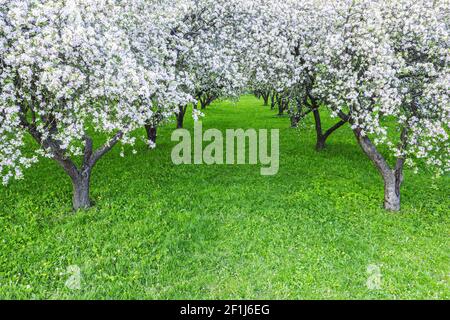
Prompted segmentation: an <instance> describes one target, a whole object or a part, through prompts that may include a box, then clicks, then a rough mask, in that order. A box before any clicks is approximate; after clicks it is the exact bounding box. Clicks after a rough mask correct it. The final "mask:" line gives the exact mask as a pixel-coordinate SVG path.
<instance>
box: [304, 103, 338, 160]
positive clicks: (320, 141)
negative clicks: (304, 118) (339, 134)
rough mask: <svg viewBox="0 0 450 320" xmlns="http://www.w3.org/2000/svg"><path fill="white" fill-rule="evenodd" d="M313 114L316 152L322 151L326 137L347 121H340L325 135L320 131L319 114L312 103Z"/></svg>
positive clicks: (320, 121) (316, 107)
mask: <svg viewBox="0 0 450 320" xmlns="http://www.w3.org/2000/svg"><path fill="white" fill-rule="evenodd" d="M312 108H313V114H314V122H315V127H316V150H317V151H322V150H323V149H324V148H325V145H326V141H327V139H328V137H329V136H330V135H331V134H332V133H333V132H334V131H336V130H337V129H339V128H340V127H342V126H343V125H344V124H346V123H347V120H341V121H339V122H338V123H336V124H335V125H334V126H332V127H331V128H330V129H328V130H327V131H325V133H324V132H323V130H322V120H321V118H320V112H319V108H318V106H317V105H316V104H315V103H313V106H312Z"/></svg>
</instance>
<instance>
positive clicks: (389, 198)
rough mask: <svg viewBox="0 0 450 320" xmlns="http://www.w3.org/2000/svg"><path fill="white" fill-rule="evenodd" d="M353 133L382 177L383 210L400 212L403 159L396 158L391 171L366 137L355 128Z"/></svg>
mask: <svg viewBox="0 0 450 320" xmlns="http://www.w3.org/2000/svg"><path fill="white" fill-rule="evenodd" d="M353 132H354V134H355V136H356V139H357V141H358V143H359V145H360V146H361V149H362V150H363V151H364V153H365V154H366V155H367V157H369V159H370V160H371V161H372V162H373V164H374V165H375V167H376V168H377V170H378V172H380V174H381V176H382V177H383V181H384V208H385V209H386V210H389V211H400V187H401V185H402V182H403V165H404V159H403V158H398V159H397V163H396V165H395V168H394V169H391V167H390V166H389V164H388V163H387V161H386V160H385V159H384V157H383V156H382V155H381V154H380V153H379V152H378V150H377V149H376V147H375V145H374V144H373V143H372V141H371V140H370V139H369V138H368V137H367V136H365V135H362V134H361V129H358V128H356V129H354V130H353Z"/></svg>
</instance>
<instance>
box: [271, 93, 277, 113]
mask: <svg viewBox="0 0 450 320" xmlns="http://www.w3.org/2000/svg"><path fill="white" fill-rule="evenodd" d="M276 104H277V102H276V94H275V92H272V94H271V96H270V109H271V110H273V109H275V105H276Z"/></svg>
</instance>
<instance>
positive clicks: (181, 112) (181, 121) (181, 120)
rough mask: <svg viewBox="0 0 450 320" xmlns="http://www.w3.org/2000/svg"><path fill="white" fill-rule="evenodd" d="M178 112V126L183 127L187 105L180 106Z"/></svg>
mask: <svg viewBox="0 0 450 320" xmlns="http://www.w3.org/2000/svg"><path fill="white" fill-rule="evenodd" d="M178 108H179V111H178V113H177V128H178V129H182V128H183V124H184V114H185V113H186V109H187V106H179V107H178Z"/></svg>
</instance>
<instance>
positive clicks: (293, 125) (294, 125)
mask: <svg viewBox="0 0 450 320" xmlns="http://www.w3.org/2000/svg"><path fill="white" fill-rule="evenodd" d="M298 122H299V117H298V116H297V115H296V114H292V115H291V128H298Z"/></svg>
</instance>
